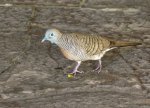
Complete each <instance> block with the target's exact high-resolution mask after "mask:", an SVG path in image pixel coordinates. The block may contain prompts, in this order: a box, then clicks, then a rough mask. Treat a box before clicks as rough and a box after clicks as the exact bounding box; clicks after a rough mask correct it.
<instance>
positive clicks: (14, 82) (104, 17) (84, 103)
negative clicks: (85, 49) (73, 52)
mask: <svg viewBox="0 0 150 108" xmlns="http://www.w3.org/2000/svg"><path fill="white" fill-rule="evenodd" d="M5 3H7V5H4V4H5ZM0 23H1V24H0V108H150V93H149V90H150V1H149V0H24V2H23V1H22V2H21V1H20V0H1V4H0ZM53 27H54V28H58V29H60V30H61V31H64V32H75V31H77V32H90V33H99V34H101V35H103V36H108V37H111V38H113V39H116V40H119V39H120V40H131V41H132V40H133V41H142V42H143V44H142V45H140V46H136V47H126V48H120V49H115V50H113V51H110V52H108V53H107V54H106V55H105V57H104V58H103V62H102V63H103V68H102V72H101V73H100V74H97V73H93V72H92V71H91V70H92V69H93V68H94V66H95V62H93V61H87V62H84V63H83V64H82V65H81V67H80V70H84V71H85V73H84V74H78V75H77V76H76V77H75V78H67V77H66V73H67V72H68V70H69V69H70V68H71V67H73V66H74V62H72V61H69V60H67V59H65V58H64V57H63V56H62V55H61V53H60V51H59V49H58V48H57V46H55V45H50V44H49V43H46V44H41V39H42V35H43V34H44V32H45V30H46V29H48V28H53ZM69 66H70V67H69ZM58 67H60V68H58ZM68 67H69V68H68Z"/></svg>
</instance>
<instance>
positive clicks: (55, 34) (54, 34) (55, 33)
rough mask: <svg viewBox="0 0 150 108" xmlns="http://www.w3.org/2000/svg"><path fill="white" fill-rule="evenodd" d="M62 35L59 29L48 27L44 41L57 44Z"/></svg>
mask: <svg viewBox="0 0 150 108" xmlns="http://www.w3.org/2000/svg"><path fill="white" fill-rule="evenodd" d="M61 36H62V33H61V32H60V31H59V30H57V29H48V30H47V31H46V33H45V36H44V38H43V39H42V42H44V41H46V40H47V41H50V42H51V43H55V44H57V40H58V39H59V38H60V37H61Z"/></svg>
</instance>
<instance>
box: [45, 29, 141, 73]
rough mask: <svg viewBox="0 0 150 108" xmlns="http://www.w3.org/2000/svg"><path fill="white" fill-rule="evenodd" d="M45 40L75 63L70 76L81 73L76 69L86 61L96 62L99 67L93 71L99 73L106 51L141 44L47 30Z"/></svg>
mask: <svg viewBox="0 0 150 108" xmlns="http://www.w3.org/2000/svg"><path fill="white" fill-rule="evenodd" d="M45 40H48V41H50V42H51V43H54V44H56V45H58V46H59V48H60V50H61V51H62V53H63V55H64V56H65V57H66V58H68V59H70V60H73V61H76V62H77V65H76V66H75V68H74V69H73V71H72V74H76V73H77V72H78V73H81V71H78V68H79V66H80V64H81V62H82V61H86V60H98V61H99V65H98V67H97V68H96V69H95V70H94V71H98V73H99V72H100V71H101V67H102V65H101V58H102V57H103V56H104V54H105V53H106V52H107V51H109V50H111V49H114V48H117V47H125V46H135V45H140V44H141V43H140V42H125V41H114V40H111V39H107V38H105V37H101V36H99V35H92V34H82V33H62V32H60V31H59V30H57V29H49V30H47V31H46V33H45V37H44V38H43V40H42V42H44V41H45Z"/></svg>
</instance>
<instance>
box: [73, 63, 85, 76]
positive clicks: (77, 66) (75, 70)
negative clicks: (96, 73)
mask: <svg viewBox="0 0 150 108" xmlns="http://www.w3.org/2000/svg"><path fill="white" fill-rule="evenodd" d="M80 64H81V61H77V65H76V66H75V68H74V69H73V71H72V72H71V73H73V74H76V73H83V72H82V71H78V68H79V66H80Z"/></svg>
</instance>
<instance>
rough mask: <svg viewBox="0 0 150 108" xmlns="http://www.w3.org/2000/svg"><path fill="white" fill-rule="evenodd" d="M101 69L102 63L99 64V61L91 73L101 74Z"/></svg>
mask: <svg viewBox="0 0 150 108" xmlns="http://www.w3.org/2000/svg"><path fill="white" fill-rule="evenodd" d="M101 68H102V63H101V60H99V64H98V66H97V67H96V69H94V70H93V72H95V71H97V73H100V72H101Z"/></svg>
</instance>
